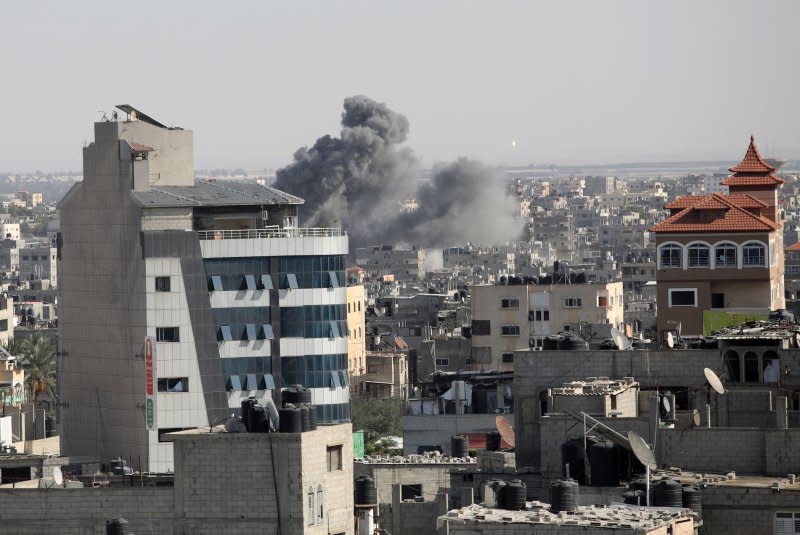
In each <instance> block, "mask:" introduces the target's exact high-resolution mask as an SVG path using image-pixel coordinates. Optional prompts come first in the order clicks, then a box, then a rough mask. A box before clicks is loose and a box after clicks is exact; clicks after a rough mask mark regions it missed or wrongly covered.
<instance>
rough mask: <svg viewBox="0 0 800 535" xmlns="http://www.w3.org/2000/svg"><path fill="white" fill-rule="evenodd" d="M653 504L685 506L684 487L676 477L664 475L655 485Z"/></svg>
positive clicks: (657, 505) (658, 505)
mask: <svg viewBox="0 0 800 535" xmlns="http://www.w3.org/2000/svg"><path fill="white" fill-rule="evenodd" d="M653 505H655V506H656V507H683V489H682V488H681V484H680V483H678V482H677V481H675V480H674V479H671V478H668V477H663V478H661V480H660V481H656V483H655V484H654V485H653Z"/></svg>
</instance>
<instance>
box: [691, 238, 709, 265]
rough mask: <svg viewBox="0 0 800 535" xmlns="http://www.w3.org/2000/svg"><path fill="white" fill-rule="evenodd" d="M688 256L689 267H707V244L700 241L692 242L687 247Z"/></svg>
mask: <svg viewBox="0 0 800 535" xmlns="http://www.w3.org/2000/svg"><path fill="white" fill-rule="evenodd" d="M687 253H688V258H689V267H709V266H710V265H711V263H710V256H709V255H710V249H709V247H708V245H704V244H702V243H693V244H692V245H690V246H689V248H688V249H687Z"/></svg>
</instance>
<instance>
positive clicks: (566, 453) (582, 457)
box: [561, 438, 586, 485]
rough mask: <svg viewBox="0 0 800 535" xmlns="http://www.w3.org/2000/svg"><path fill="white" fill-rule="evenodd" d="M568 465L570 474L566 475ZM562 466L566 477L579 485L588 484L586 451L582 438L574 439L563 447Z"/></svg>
mask: <svg viewBox="0 0 800 535" xmlns="http://www.w3.org/2000/svg"><path fill="white" fill-rule="evenodd" d="M567 465H569V474H567V473H566V469H567ZM561 466H562V468H563V469H564V474H562V475H563V476H564V477H569V478H571V479H574V480H575V481H577V482H578V484H579V485H585V484H586V450H585V449H584V447H583V439H582V438H573V439H572V440H568V441H566V442H564V444H562V445H561Z"/></svg>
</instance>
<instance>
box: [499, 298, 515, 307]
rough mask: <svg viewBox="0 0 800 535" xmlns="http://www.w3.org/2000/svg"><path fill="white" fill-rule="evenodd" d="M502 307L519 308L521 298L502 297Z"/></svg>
mask: <svg viewBox="0 0 800 535" xmlns="http://www.w3.org/2000/svg"><path fill="white" fill-rule="evenodd" d="M500 307H501V308H519V299H511V298H509V299H501V300H500Z"/></svg>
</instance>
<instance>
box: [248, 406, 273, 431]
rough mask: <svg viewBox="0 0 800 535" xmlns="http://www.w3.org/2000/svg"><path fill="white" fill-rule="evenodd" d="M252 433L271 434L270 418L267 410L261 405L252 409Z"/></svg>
mask: <svg viewBox="0 0 800 535" xmlns="http://www.w3.org/2000/svg"><path fill="white" fill-rule="evenodd" d="M249 421H250V429H249V430H248V431H249V432H250V433H267V432H269V423H268V422H269V416H268V415H267V409H265V408H264V407H262V406H260V405H253V407H252V408H251V409H250V420H249Z"/></svg>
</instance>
